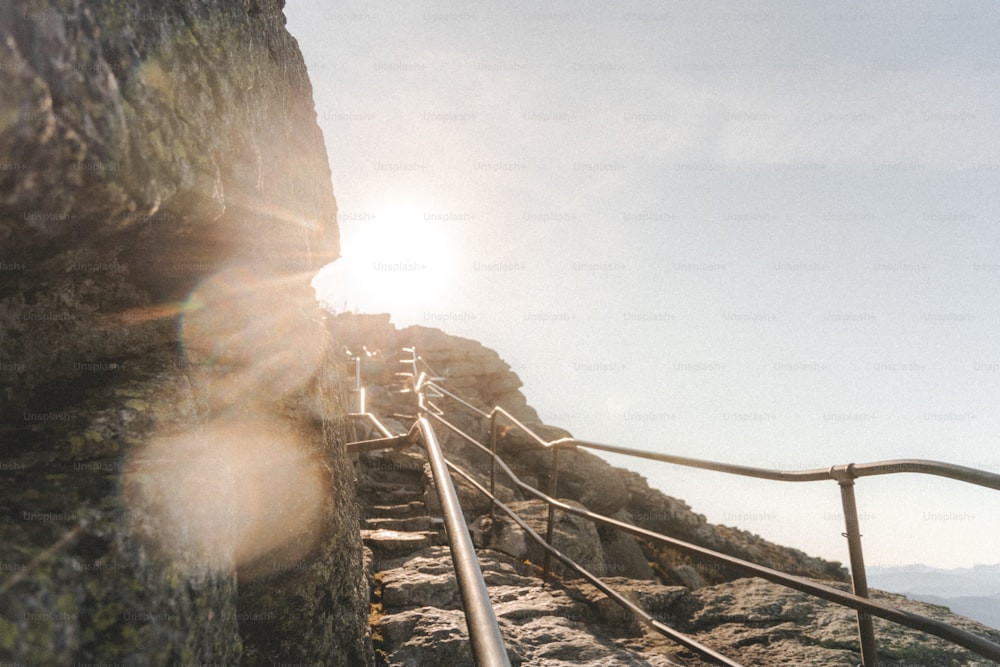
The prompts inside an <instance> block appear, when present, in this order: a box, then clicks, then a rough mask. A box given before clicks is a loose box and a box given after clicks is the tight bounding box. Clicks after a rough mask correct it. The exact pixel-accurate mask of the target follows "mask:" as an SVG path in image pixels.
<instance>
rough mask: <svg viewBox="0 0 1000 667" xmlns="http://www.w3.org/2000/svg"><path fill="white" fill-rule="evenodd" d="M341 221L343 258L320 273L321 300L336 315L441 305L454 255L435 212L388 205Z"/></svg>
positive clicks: (393, 311) (407, 309) (410, 309)
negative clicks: (339, 313)
mask: <svg viewBox="0 0 1000 667" xmlns="http://www.w3.org/2000/svg"><path fill="white" fill-rule="evenodd" d="M352 218H353V219H345V220H344V221H343V222H342V223H341V247H342V249H343V257H342V258H341V259H339V260H337V261H336V262H334V263H333V264H330V265H328V266H326V267H324V269H323V270H322V271H321V272H320V273H319V275H318V276H317V278H316V280H314V282H313V285H314V287H315V288H316V291H317V297H318V298H319V300H320V301H321V302H323V303H325V304H327V306H328V307H330V308H332V309H333V310H335V311H338V312H340V311H344V310H352V311H359V312H369V313H373V312H391V313H393V314H404V313H407V312H415V309H416V310H419V309H421V308H427V307H428V306H429V304H433V303H437V302H439V300H440V299H441V297H442V296H443V294H444V293H445V292H446V291H447V290H448V282H449V280H450V279H451V277H452V269H453V255H452V248H451V246H450V243H449V240H448V235H447V234H446V233H445V230H444V229H443V228H442V225H441V223H440V222H439V221H438V220H436V219H435V216H434V215H433V214H430V213H428V212H427V211H426V210H425V209H422V208H421V207H419V206H413V205H388V206H385V207H383V208H381V209H379V210H378V211H377V212H375V213H371V214H366V215H360V216H352Z"/></svg>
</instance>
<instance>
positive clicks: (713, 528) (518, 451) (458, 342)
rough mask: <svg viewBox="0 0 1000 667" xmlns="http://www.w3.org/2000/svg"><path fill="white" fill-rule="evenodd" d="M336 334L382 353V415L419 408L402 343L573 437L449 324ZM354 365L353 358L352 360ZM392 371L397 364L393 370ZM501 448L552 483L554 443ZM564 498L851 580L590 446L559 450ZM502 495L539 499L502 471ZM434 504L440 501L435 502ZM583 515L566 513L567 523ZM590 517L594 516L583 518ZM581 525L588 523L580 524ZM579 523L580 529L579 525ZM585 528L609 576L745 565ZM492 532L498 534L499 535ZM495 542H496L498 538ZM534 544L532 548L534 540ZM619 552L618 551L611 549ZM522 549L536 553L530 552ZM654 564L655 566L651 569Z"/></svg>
mask: <svg viewBox="0 0 1000 667" xmlns="http://www.w3.org/2000/svg"><path fill="white" fill-rule="evenodd" d="M328 327H329V330H330V332H331V336H332V338H333V339H334V340H335V341H337V342H338V344H342V345H343V347H344V348H346V349H348V350H361V349H362V347H366V348H367V349H368V350H369V351H371V352H374V351H375V350H376V349H378V350H379V351H380V354H379V355H377V358H378V359H380V360H381V361H380V362H379V364H377V365H375V366H371V365H369V366H367V367H366V368H363V375H364V377H363V380H364V382H365V383H366V387H367V396H368V407H369V409H370V410H371V411H372V412H374V413H375V414H378V415H393V414H413V413H414V411H415V409H414V406H413V405H412V403H411V402H409V401H411V400H412V399H411V397H412V394H400V393H398V392H397V391H394V387H395V386H396V385H395V384H394V383H397V382H398V378H397V377H396V376H395V375H394V373H395V371H396V370H399V369H402V370H406V369H405V368H403V367H402V365H401V361H402V359H404V358H407V357H408V356H409V353H401V352H400V350H401V349H402V348H414V349H416V351H417V353H418V354H419V355H420V357H421V359H422V360H423V361H424V362H426V366H425V367H423V368H424V369H425V370H426V369H427V368H429V369H431V371H433V372H435V373H437V374H438V376H440V377H441V378H442V382H441V384H442V385H443V386H445V387H447V388H449V390H451V391H454V392H455V393H457V394H458V395H460V396H462V397H463V398H464V399H465V400H467V401H468V402H469V403H471V404H472V405H475V406H477V407H478V408H480V409H482V410H484V411H489V410H490V409H491V408H492V407H493V406H495V405H500V406H502V407H504V408H507V409H508V410H510V411H511V412H512V413H513V414H514V415H515V416H516V417H517V418H518V419H520V420H522V421H524V422H526V423H528V424H529V426H531V428H532V429H533V430H535V431H536V432H537V433H538V434H539V435H540V436H541V437H542V438H543V439H545V440H546V441H552V440H556V439H558V438H563V437H568V436H569V435H570V434H569V432H568V431H566V430H565V429H562V428H559V427H557V426H551V425H547V424H542V423H540V421H539V420H538V415H537V413H536V412H535V411H534V409H532V408H531V407H530V406H528V405H527V401H526V399H525V398H524V396H523V394H521V392H520V390H519V389H517V388H518V387H520V386H521V381H520V378H518V377H517V375H516V373H514V372H513V371H512V370H510V366H509V365H508V364H506V363H505V362H503V361H502V360H501V359H500V358H499V355H497V353H496V352H494V351H493V350H489V349H487V348H485V347H483V345H482V344H481V343H478V342H476V341H472V340H468V339H464V338H459V337H455V336H449V335H448V334H446V333H444V332H443V331H440V330H437V329H430V328H426V327H419V326H413V327H407V328H404V329H401V330H397V329H396V328H395V327H394V326H393V325H392V324H391V323H390V321H389V316H388V315H355V314H350V313H346V314H340V315H338V316H336V317H334V318H332V319H331V320H330V321H329V322H328ZM350 368H353V366H350ZM390 371H391V372H390ZM438 403H440V404H441V405H442V406H447V407H448V419H449V420H451V421H453V422H454V423H456V425H458V426H459V427H461V428H462V429H464V430H466V431H467V432H469V433H470V434H472V435H473V436H474V437H477V438H479V439H480V441H481V442H486V435H487V429H488V423H487V422H486V421H485V420H484V419H482V418H481V417H478V416H476V415H474V414H473V413H472V412H471V411H469V410H467V409H464V408H459V407H457V406H456V405H455V404H454V403H451V402H449V399H439V400H438ZM438 431H439V438H440V439H441V440H442V441H443V442H444V443H445V445H446V447H448V451H449V455H450V456H453V457H455V458H456V460H459V461H464V462H465V464H466V468H467V469H468V470H469V471H470V472H471V473H472V474H473V476H474V477H476V478H477V480H478V481H479V482H480V483H481V484H484V485H485V484H488V480H489V475H488V459H487V457H485V456H484V455H482V454H481V453H479V452H478V451H476V450H474V449H473V448H472V447H470V446H468V445H466V444H465V443H464V441H463V440H462V439H460V438H459V437H457V436H455V435H453V434H450V433H449V432H448V431H447V430H446V429H438ZM497 451H498V452H499V453H500V454H501V455H502V456H503V457H504V459H505V460H506V461H507V462H508V464H509V465H510V466H511V467H512V469H513V470H514V472H515V473H516V474H518V476H519V477H521V479H522V480H523V481H525V482H527V483H528V484H531V485H533V486H536V487H537V488H540V489H543V490H547V489H548V488H549V480H550V476H551V464H552V459H551V451H550V450H548V449H546V448H544V447H542V446H541V445H539V444H538V443H537V442H535V441H534V440H533V439H531V438H530V437H529V436H527V435H525V434H524V432H523V431H521V430H519V429H516V428H513V427H509V428H505V429H504V431H503V433H502V434H501V436H500V437H499V438H498V442H497ZM559 460H560V464H559V475H558V489H557V494H556V495H557V496H558V497H559V498H562V499H564V500H567V501H571V502H575V503H579V504H580V505H581V506H583V507H586V508H587V509H589V510H591V511H594V512H599V513H602V514H607V515H610V516H614V517H615V518H619V519H621V520H624V521H628V522H631V523H634V524H635V525H637V526H640V527H642V528H648V529H650V530H654V531H657V532H661V533H664V534H667V535H670V536H673V537H677V538H680V539H683V540H687V541H690V542H693V543H695V544H698V545H700V546H704V547H708V548H710V549H714V550H717V551H721V552H723V553H727V554H730V555H733V556H737V557H741V558H748V559H749V560H753V561H755V562H758V563H761V564H763V565H767V566H769V567H773V568H775V569H779V570H782V571H784V572H790V573H794V574H798V575H802V576H807V577H815V578H819V579H829V580H836V581H846V570H845V569H844V568H843V567H842V566H841V565H840V563H832V562H828V561H824V560H822V559H819V558H814V557H811V556H808V555H807V554H805V553H803V552H801V551H799V550H796V549H791V548H788V547H783V546H780V545H777V544H773V543H771V542H768V541H766V540H764V539H763V538H761V537H759V536H757V535H754V534H753V533H750V532H747V531H743V530H740V529H738V528H732V527H728V526H719V525H714V524H710V523H709V522H708V521H707V520H706V518H705V517H704V516H703V515H701V514H698V513H696V512H694V511H692V509H691V508H690V507H689V506H688V505H687V504H686V503H685V502H684V501H682V500H679V499H677V498H672V497H670V496H668V495H666V494H664V493H662V492H660V491H658V490H656V489H652V488H650V487H649V484H648V483H647V482H646V480H645V478H643V477H642V476H641V475H639V474H638V473H636V472H634V471H630V470H626V469H623V468H617V467H614V466H612V465H610V464H609V463H607V462H606V461H605V460H604V459H602V458H600V457H598V456H595V455H594V454H591V453H590V452H588V451H585V450H582V449H563V450H561V452H560V454H559ZM498 480H499V485H498V488H499V493H500V494H501V495H502V497H503V498H505V499H511V500H515V501H524V502H525V503H526V505H525V507H527V508H531V507H533V504H532V503H534V502H535V501H533V500H532V499H531V498H527V497H524V496H523V494H522V493H521V492H520V491H519V490H517V489H516V488H515V487H514V486H513V485H512V484H510V483H509V482H507V480H506V479H505V478H504V476H503V475H498ZM455 484H456V487H457V490H458V492H459V496H460V499H461V502H462V506H463V508H465V509H466V511H467V512H469V513H470V514H472V515H473V516H475V515H479V514H482V513H484V512H486V511H488V509H489V503H488V501H486V500H485V498H484V496H483V495H482V494H481V493H479V492H478V491H477V490H475V489H474V488H473V487H472V486H471V485H468V484H467V483H466V482H464V481H462V480H461V479H457V480H456V482H455ZM432 502H433V501H432ZM575 520H576V518H575V517H570V516H566V517H561V518H560V521H562V522H563V523H564V524H565V525H567V526H569V524H570V523H572V522H574V521H575ZM584 523H589V522H586V521H584ZM581 530H582V529H581ZM519 531H520V529H519V528H517V527H516V526H514V525H512V524H510V523H509V522H507V521H506V520H505V519H503V518H498V519H497V520H496V522H495V525H493V526H492V527H491V529H490V530H485V529H484V530H481V531H480V532H481V535H482V536H483V540H484V541H483V542H482V543H483V544H484V545H485V546H493V547H496V548H500V543H501V542H510V541H519V539H520V538H517V537H515V536H516V535H517V534H518V533H519ZM574 531H575V529H574ZM592 534H593V537H590V535H591V533H587V534H586V535H584V534H583V533H580V532H579V531H575V532H574V535H575V537H574V540H582V542H581V543H583V544H589V543H590V541H591V540H592V539H594V540H597V541H598V545H597V551H596V552H595V553H596V554H597V555H596V556H594V557H592V558H589V559H588V562H591V561H592V562H593V563H594V564H595V565H596V566H598V569H599V570H601V571H602V573H605V574H618V575H622V576H629V577H637V578H646V577H651V576H653V575H654V574H655V575H656V576H657V577H658V578H659V579H660V580H661V581H662V582H663V583H665V584H672V585H673V584H677V585H689V586H690V585H699V584H712V583H719V582H722V581H728V580H731V579H734V578H736V577H737V576H739V575H738V573H736V572H731V571H728V570H727V569H725V568H723V567H720V566H719V565H718V564H716V563H715V562H712V561H701V560H695V559H692V558H690V557H688V556H685V555H683V554H681V553H679V552H677V551H675V550H671V549H668V548H663V547H661V546H659V545H657V544H654V543H647V542H646V541H642V540H637V539H635V538H633V537H632V536H630V535H625V534H623V533H621V532H620V531H617V530H613V529H606V528H600V529H597V530H595V531H592ZM491 536H492V537H491ZM491 540H496V541H491ZM525 548H526V549H528V548H529V547H528V546H527V544H526V547H525ZM609 554H610V555H609ZM511 555H513V556H516V557H519V558H523V557H533V556H537V555H538V554H533V556H529V554H528V551H524V552H519V553H513V554H511ZM651 568H652V569H651Z"/></svg>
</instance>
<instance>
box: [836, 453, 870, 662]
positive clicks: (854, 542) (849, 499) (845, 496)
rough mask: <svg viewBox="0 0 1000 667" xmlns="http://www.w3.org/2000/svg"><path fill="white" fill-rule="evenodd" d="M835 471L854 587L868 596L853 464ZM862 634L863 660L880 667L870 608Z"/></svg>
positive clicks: (861, 614)
mask: <svg viewBox="0 0 1000 667" xmlns="http://www.w3.org/2000/svg"><path fill="white" fill-rule="evenodd" d="M831 474H832V475H833V476H834V478H835V479H836V480H837V483H838V484H839V485H840V501H841V504H842V505H843V508H844V528H845V530H846V532H845V533H844V537H846V538H847V549H848V552H849V553H850V559H851V589H852V591H853V592H854V594H855V595H857V596H858V597H863V598H866V597H868V575H867V574H866V573H865V556H864V552H863V551H862V550H861V526H860V522H859V521H858V505H857V502H856V500H855V497H854V474H853V464H851V465H847V466H835V469H832V470H831ZM858 638H859V640H860V642H861V664H862V665H863V666H864V667H878V654H877V650H876V647H875V627H874V625H873V624H872V616H871V614H869V613H868V612H866V611H864V610H861V609H859V610H858Z"/></svg>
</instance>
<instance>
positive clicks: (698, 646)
mask: <svg viewBox="0 0 1000 667" xmlns="http://www.w3.org/2000/svg"><path fill="white" fill-rule="evenodd" d="M446 463H447V464H448V468H450V469H451V471H452V472H454V473H457V474H458V475H459V476H461V477H462V478H463V479H465V481H467V482H468V483H469V484H471V485H472V486H474V487H475V488H476V490H478V491H479V492H480V493H482V494H484V495H485V496H486V497H488V498H489V499H490V500H492V501H493V504H495V505H496V506H497V507H499V508H500V509H501V510H503V512H504V513H505V514H507V516H509V517H510V518H511V520H512V521H514V523H516V524H517V525H518V526H520V527H521V529H522V530H524V531H525V533H526V534H527V535H528V537H530V538H531V539H532V540H534V541H535V542H537V543H538V544H539V546H541V547H542V548H543V549H545V550H546V551H547V552H548V553H551V554H552V555H553V556H555V557H556V558H557V559H559V560H560V561H562V563H563V564H564V565H566V567H568V568H570V569H571V570H573V571H574V572H576V573H577V574H579V575H580V576H581V577H583V578H584V579H586V580H587V581H588V582H590V584H591V585H593V586H594V587H595V588H597V589H598V590H599V591H601V592H602V593H604V594H605V595H607V596H608V597H609V598H611V599H612V600H614V601H615V602H617V603H618V604H619V605H620V606H622V607H624V608H625V609H626V610H628V611H629V612H630V613H632V614H633V615H634V616H635V617H637V618H638V619H639V620H641V621H642V622H643V623H646V624H647V625H649V626H651V627H653V628H654V629H656V630H657V631H659V632H660V633H661V634H663V635H665V636H667V637H669V638H670V639H672V640H674V641H675V642H677V643H678V644H680V645H681V646H684V647H685V648H689V649H691V650H693V651H696V652H697V653H699V654H701V655H702V656H704V657H708V658H712V659H714V660H715V661H716V662H718V663H720V664H723V665H727V666H728V667H743V666H742V665H741V664H740V663H738V662H735V661H733V660H731V659H729V658H727V657H726V656H724V655H722V654H721V653H718V652H716V651H714V650H713V649H711V648H709V647H708V646H705V645H704V644H702V643H701V642H699V641H697V640H695V639H692V638H691V637H688V636H687V635H685V634H684V633H682V632H678V631H677V630H674V629H673V628H671V627H670V626H668V625H665V624H663V623H661V622H660V621H658V620H656V619H655V618H653V616H652V615H650V614H649V613H648V612H647V611H646V610H645V609H643V608H642V607H640V606H638V605H637V604H635V603H634V602H632V601H631V600H629V599H628V598H626V597H625V596H624V595H622V594H621V593H619V592H618V591H616V590H615V589H614V588H612V587H611V586H608V585H607V584H606V583H604V581H602V580H601V578H600V577H598V576H597V575H595V574H594V573H593V572H591V571H590V570H588V569H587V568H585V567H583V566H582V565H580V564H578V563H577V562H576V561H574V560H573V559H572V558H570V557H569V556H567V555H566V554H564V553H563V552H562V551H560V550H559V549H556V548H555V547H554V546H553V545H552V544H551V543H550V542H551V540H550V541H549V542H547V541H546V539H545V538H544V537H542V536H541V535H539V534H538V533H537V532H536V531H535V530H534V529H533V528H532V527H531V526H529V525H528V524H527V523H526V522H525V521H524V519H522V518H521V517H520V516H518V514H517V512H515V511H514V510H512V509H511V508H510V507H508V506H507V505H506V504H504V503H503V502H502V501H501V500H500V499H499V498H497V497H496V496H495V495H493V494H492V493H490V491H489V490H488V489H487V488H486V487H484V486H483V485H482V484H480V483H479V482H478V481H477V480H476V479H475V478H474V477H472V475H470V474H469V473H468V472H467V471H465V470H463V469H462V468H461V467H460V466H458V465H455V464H454V463H452V462H451V461H446Z"/></svg>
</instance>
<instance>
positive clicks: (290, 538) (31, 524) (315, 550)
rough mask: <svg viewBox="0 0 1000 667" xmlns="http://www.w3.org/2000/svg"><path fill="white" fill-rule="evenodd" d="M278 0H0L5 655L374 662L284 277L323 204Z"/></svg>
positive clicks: (304, 278)
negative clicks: (318, 495)
mask: <svg viewBox="0 0 1000 667" xmlns="http://www.w3.org/2000/svg"><path fill="white" fill-rule="evenodd" d="M281 7H282V3H281V2H280V1H278V0H273V1H272V0H261V1H257V0H254V1H251V2H241V3H223V2H207V3H206V2H194V1H191V0H180V1H179V2H175V3H170V4H169V5H155V6H154V5H153V4H152V3H149V2H145V1H142V0H110V1H108V2H90V1H83V2H68V1H66V2H64V1H57V2H41V1H34V0H30V1H26V2H20V3H16V4H12V3H2V4H0V91H3V92H2V93H0V162H2V163H3V167H4V168H3V169H0V262H3V264H4V267H5V270H4V273H5V277H4V280H3V281H2V282H0V361H2V362H3V364H4V365H3V368H4V370H3V371H0V396H2V398H0V413H2V414H0V416H2V417H3V419H2V421H0V441H2V442H3V446H4V449H5V451H4V459H5V463H6V464H7V465H5V467H4V468H3V471H2V473H0V475H2V477H3V478H2V479H0V484H2V486H3V488H4V493H3V501H2V504H3V510H4V511H3V512H0V532H2V536H3V539H0V562H2V563H4V564H10V566H11V569H12V570H13V571H14V572H15V575H14V576H12V577H8V576H7V574H6V573H5V574H4V577H3V579H2V580H0V587H2V588H0V657H2V658H3V660H4V661H5V662H13V663H23V664H39V665H46V664H71V663H80V664H85V663H107V664H114V663H120V664H136V665H143V664H151V665H159V664H180V663H184V664H190V663H219V664H237V663H241V662H242V663H243V664H247V665H254V664H273V663H274V662H298V661H303V662H317V661H322V662H324V663H325V664H342V665H348V664H350V665H355V664H358V665H364V664H370V663H371V661H372V655H371V651H370V645H369V644H367V639H366V624H365V609H366V606H367V605H366V600H365V595H364V593H365V591H364V590H363V587H362V582H361V579H360V575H361V543H360V536H359V534H358V530H357V514H356V509H355V507H354V505H353V503H352V495H353V489H352V483H353V481H352V476H353V472H352V469H351V466H350V464H349V462H348V460H347V458H346V455H345V451H344V447H343V443H344V441H345V440H346V439H347V436H346V433H345V429H344V423H343V420H341V419H340V418H339V417H338V416H337V415H339V414H341V413H343V412H344V408H343V406H342V405H341V404H340V403H339V398H338V397H339V395H340V390H339V388H338V387H339V384H338V382H337V381H335V378H337V377H338V376H342V374H343V373H342V369H335V368H333V367H332V366H328V365H327V364H328V363H330V360H328V359H327V358H326V357H325V356H324V355H325V342H324V341H323V339H322V326H321V321H322V318H323V313H322V312H321V311H320V310H319V308H318V307H317V306H316V304H315V299H314V297H313V296H312V294H311V292H312V290H311V288H310V287H309V284H308V283H309V278H310V273H311V272H314V271H316V270H318V269H319V268H320V267H321V266H322V265H323V264H325V263H327V262H329V261H330V260H332V259H333V258H335V257H336V255H337V253H338V241H337V227H336V220H335V214H336V202H335V200H334V198H333V193H332V189H331V185H330V170H329V167H328V165H327V162H326V153H325V149H324V144H323V140H322V135H321V133H320V130H319V128H318V126H317V125H316V120H315V112H314V110H313V103H312V95H311V87H310V84H309V81H308V78H307V75H306V70H305V66H304V64H303V61H302V58H301V55H300V54H299V52H298V48H297V46H296V44H295V41H294V39H292V37H291V36H290V35H289V34H288V33H287V31H286V30H285V28H284V18H283V15H282V12H281ZM8 266H12V267H16V268H14V269H13V270H11V271H7V270H6V267H8ZM278 293H280V298H274V295H275V294H278ZM213 327H214V329H213ZM303 340H306V343H305V344H301V343H302V341H303ZM248 346H249V347H248ZM249 348H253V351H252V353H248V349H249ZM307 350H308V351H309V352H310V354H309V355H306V356H302V354H301V353H303V352H305V351H307ZM8 368H11V369H14V370H13V372H9V371H8V370H6V369H8ZM239 424H244V425H250V424H254V425H258V424H266V427H262V428H260V429H257V431H258V434H259V435H264V434H271V435H273V434H279V435H280V437H281V438H282V439H287V440H288V441H289V442H292V443H294V447H293V448H292V449H290V450H283V451H284V452H285V453H284V454H279V453H278V452H277V451H265V450H264V449H262V448H260V447H258V446H257V445H259V442H258V443H255V444H247V445H246V446H244V445H245V444H246V443H244V442H243V441H245V440H247V439H249V440H253V439H254V436H255V433H254V429H252V428H249V427H246V428H242V429H241V428H240V427H239V426H238V425H239ZM220 425H228V426H229V427H231V428H229V430H224V429H221V428H219V427H220ZM226 433H228V434H229V435H228V436H227V435H225V434H226ZM237 435H238V437H237ZM208 436H211V438H209V437H208ZM209 440H213V441H209ZM168 445H169V446H168ZM157 447H159V449H158V448H157ZM222 452H225V453H226V455H223V454H222ZM188 455H190V456H188ZM264 464H266V465H264ZM267 466H269V468H268V467H267ZM262 468H267V470H266V472H267V473H268V474H267V477H268V483H267V484H263V483H262V482H261V472H262ZM303 470H305V471H308V473H307V474H306V475H305V476H304V477H300V478H298V480H297V484H295V485H291V486H290V485H287V484H284V483H283V482H285V481H286V479H287V477H288V476H289V474H290V473H292V472H294V471H303ZM320 488H322V489H327V490H328V491H329V493H328V494H326V495H324V497H323V498H322V500H320V501H317V502H315V503H309V502H304V499H305V498H306V497H307V494H305V493H304V492H306V491H308V490H310V489H313V490H315V489H320ZM251 497H252V498H253V500H255V501H257V502H251V500H250V499H251ZM300 510H301V511H300ZM248 516H249V517H252V519H247V517H248ZM252 526H256V527H258V528H259V527H261V526H267V527H268V529H267V530H264V531H262V532H265V533H269V534H270V535H271V537H275V536H279V535H280V536H281V539H280V540H278V541H275V542H271V541H269V539H268V538H266V537H265V536H261V535H256V534H253V533H251V532H247V531H248V527H252ZM196 527H199V530H195V528H196ZM213 529H215V530H213ZM168 536H170V537H169V538H168ZM235 538H238V539H235ZM238 578H239V581H237V579H238ZM293 606H294V608H295V609H296V610H297V611H298V612H300V613H302V614H306V615H308V616H309V618H310V622H309V623H308V624H302V623H299V622H298V621H297V620H296V619H295V617H294V615H293V614H289V613H288V609H290V608H292V607H293Z"/></svg>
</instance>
